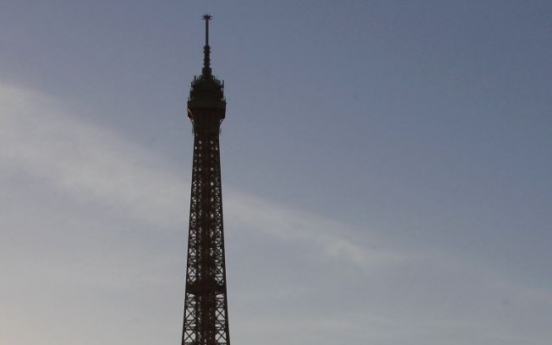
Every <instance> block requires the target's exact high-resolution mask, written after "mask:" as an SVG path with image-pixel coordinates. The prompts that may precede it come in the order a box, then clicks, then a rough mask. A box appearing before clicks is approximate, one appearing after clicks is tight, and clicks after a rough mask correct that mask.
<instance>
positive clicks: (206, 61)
mask: <svg viewBox="0 0 552 345" xmlns="http://www.w3.org/2000/svg"><path fill="white" fill-rule="evenodd" d="M211 18H212V17H211V15H210V14H206V15H204V16H203V19H204V20H205V47H203V53H204V57H203V75H204V76H206V77H207V76H211V47H210V46H209V21H210V20H211Z"/></svg>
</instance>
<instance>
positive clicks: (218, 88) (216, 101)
mask: <svg viewBox="0 0 552 345" xmlns="http://www.w3.org/2000/svg"><path fill="white" fill-rule="evenodd" d="M211 18H212V17H211V15H209V14H206V15H204V16H203V20H205V46H204V47H203V68H202V70H201V75H199V76H195V77H194V80H193V81H192V87H191V90H190V97H189V99H188V117H189V118H190V120H192V122H194V127H197V126H199V124H200V122H204V121H203V120H202V119H201V118H207V117H212V116H215V117H216V118H218V124H219V125H220V122H221V121H222V120H223V119H224V117H225V112H226V100H225V98H224V82H223V81H221V80H219V79H217V78H216V77H215V76H214V75H213V72H212V69H211V46H210V45H209V22H210V21H211ZM208 109H210V110H216V111H215V112H214V113H213V112H212V111H209V112H208V113H209V114H211V115H209V116H207V115H205V114H206V111H205V110H208ZM214 114H216V115H214ZM200 127H203V126H200ZM198 128H199V127H198Z"/></svg>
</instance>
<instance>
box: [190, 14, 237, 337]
mask: <svg viewBox="0 0 552 345" xmlns="http://www.w3.org/2000/svg"><path fill="white" fill-rule="evenodd" d="M203 19H204V20H205V47H204V48H203V52H204V59H203V69H202V73H201V75H200V76H196V77H194V80H193V81H192V86H191V90H190V98H189V100H188V118H189V119H190V120H191V122H192V124H193V130H194V161H193V170H192V186H191V187H192V191H191V199H190V228H189V234H188V260H187V269H186V296H185V302H184V326H183V332H182V345H223V344H224V345H229V344H230V335H229V330H228V304H227V298H226V267H225V259H224V231H223V220H222V185H221V177H220V176H221V173H220V150H219V133H220V125H221V123H222V120H223V119H224V117H225V113H226V100H225V99H224V83H223V82H222V81H220V80H218V79H217V78H215V77H214V76H213V74H212V71H211V47H210V46H209V21H210V20H211V16H210V15H205V16H203Z"/></svg>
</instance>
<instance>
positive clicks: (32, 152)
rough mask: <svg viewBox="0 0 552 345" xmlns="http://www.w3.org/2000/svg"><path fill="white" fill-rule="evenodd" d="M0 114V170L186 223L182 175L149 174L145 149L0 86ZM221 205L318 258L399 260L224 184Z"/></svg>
mask: <svg viewBox="0 0 552 345" xmlns="http://www.w3.org/2000/svg"><path fill="white" fill-rule="evenodd" d="M0 109H2V114H3V115H2V117H1V118H0V159H1V160H2V165H3V166H5V167H8V168H9V169H12V170H14V171H16V170H19V171H24V172H25V173H27V174H29V175H31V176H35V177H37V178H40V179H44V180H46V181H48V182H49V183H51V184H52V185H54V186H55V187H56V188H59V189H61V190H63V191H65V192H67V193H69V194H70V195H71V196H72V197H73V198H75V199H76V200H84V201H88V202H95V203H100V204H103V205H106V206H108V207H110V206H111V207H115V206H116V207H117V209H118V210H120V212H122V214H124V215H125V216H126V217H131V218H134V219H137V220H140V221H145V222H148V223H149V224H150V225H152V226H154V227H157V228H160V229H182V228H183V226H182V225H183V224H186V223H187V215H186V212H185V210H186V209H187V200H188V194H189V184H188V182H187V181H185V180H184V178H183V175H184V176H186V175H185V174H183V173H182V172H175V171H167V170H162V169H159V168H157V167H156V164H155V162H156V159H158V158H156V157H155V156H153V155H152V153H151V152H149V151H148V150H147V149H145V148H142V147H140V146H139V145H137V144H135V143H132V142H130V141H128V140H125V139H123V138H122V137H121V136H120V135H118V134H117V133H116V132H114V131H112V130H110V129H108V128H104V127H101V126H98V125H95V124H92V123H89V122H88V123H87V122H86V121H84V120H83V119H81V118H79V117H77V116H72V115H70V114H69V113H68V110H66V109H64V108H63V106H61V105H60V104H59V103H56V102H55V101H53V100H51V99H49V98H47V97H45V96H44V95H42V94H40V93H37V92H35V91H32V90H24V89H20V88H14V87H11V86H7V85H0ZM225 207H226V209H225V215H226V218H227V222H230V223H231V222H234V223H235V224H237V225H238V226H237V229H255V230H258V231H259V233H262V234H264V235H268V236H271V237H273V238H275V239H279V240H282V241H293V242H297V241H299V242H301V243H302V244H303V245H305V246H315V247H317V248H319V249H320V250H319V252H320V253H322V254H323V255H324V256H325V258H326V259H332V260H346V261H349V262H350V263H352V264H355V265H358V266H362V267H368V266H372V265H380V264H385V263H390V262H398V261H401V260H403V259H404V257H403V256H402V255H399V254H398V253H392V252H390V251H384V250H381V249H373V248H369V247H367V246H363V245H361V244H359V243H355V241H354V239H353V238H352V237H350V236H352V235H353V234H354V233H355V231H353V229H351V227H350V226H348V225H347V224H343V223H341V222H337V221H334V220H331V219H327V218H325V217H323V216H318V215H313V214H309V213H306V212H302V211H300V210H292V209H289V208H286V207H284V206H282V205H276V204H274V203H272V202H270V201H269V200H266V199H263V198H259V197H256V196H252V195H246V194H243V193H241V192H239V191H237V190H235V189H233V188H232V187H231V186H230V187H228V188H225ZM369 233H370V231H369V229H367V230H366V234H369ZM374 241H375V238H374Z"/></svg>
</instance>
